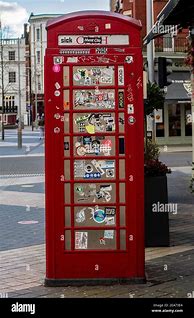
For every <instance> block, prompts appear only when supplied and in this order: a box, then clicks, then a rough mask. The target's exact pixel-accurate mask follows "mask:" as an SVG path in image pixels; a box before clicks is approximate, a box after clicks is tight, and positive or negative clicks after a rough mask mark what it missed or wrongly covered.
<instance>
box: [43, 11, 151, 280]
mask: <svg viewBox="0 0 194 318" xmlns="http://www.w3.org/2000/svg"><path fill="white" fill-rule="evenodd" d="M64 30H65V32H64ZM79 34H80V37H79ZM84 34H85V35H84ZM99 34H100V35H99ZM103 34H105V35H106V34H108V36H107V38H105V37H104V36H103ZM119 34H121V38H119V37H118V35H119ZM67 35H68V36H67ZM110 35H113V37H110ZM115 35H117V36H116V37H115ZM126 35H129V44H126V41H128V40H127V39H128V37H126ZM58 36H60V40H59V41H58ZM63 41H65V43H64V45H63ZM82 41H86V42H87V41H88V43H89V44H86V45H82ZM93 41H97V42H99V43H100V41H105V42H106V44H107V45H103V46H102V45H100V44H98V45H97V46H96V45H95V43H93ZM119 41H121V43H122V44H121V45H119ZM69 42H70V43H73V44H72V45H69V44H68V43H69ZM91 42H92V44H91ZM117 42H118V43H117ZM80 43H81V46H80ZM124 43H125V44H124ZM58 44H59V45H58ZM139 44H140V25H139V24H138V23H137V22H134V21H133V20H130V19H128V18H123V17H121V16H118V15H117V14H107V13H104V14H103V13H102V12H100V13H97V12H93V13H91V14H90V15H89V16H87V14H86V13H82V14H81V15H80V17H79V16H75V15H69V16H65V17H64V19H62V20H61V19H60V20H59V21H56V22H55V23H50V24H49V25H48V48H47V51H46V58H45V105H46V109H45V113H46V119H45V120H46V125H45V128H46V135H45V147H46V153H45V156H46V164H45V170H46V255H47V272H46V278H47V280H49V279H50V280H52V279H54V280H55V279H56V280H57V279H59V280H64V279H72V280H77V279H96V280H97V279H105V278H107V279H112V278H116V279H124V278H125V279H130V278H138V277H139V278H143V277H144V276H145V273H144V220H143V219H144V194H143V189H144V181H143V175H144V172H143V167H144V165H143V163H144V162H143V149H144V147H143V93H142V91H143V87H142V86H143V85H142V81H143V79H142V65H143V62H142V53H141V48H140V45H139ZM64 66H67V67H68V71H67V69H65V72H68V77H69V83H68V85H64V82H63V78H64V74H63V67H64ZM74 67H78V69H79V68H80V69H81V70H82V71H83V67H84V68H86V70H87V72H89V73H90V76H91V71H90V69H93V71H94V70H95V68H96V69H97V70H98V71H99V70H104V69H107V68H109V71H110V68H111V67H112V69H111V72H114V77H113V76H112V75H111V76H112V80H111V81H112V82H111V85H108V84H107V85H106V81H107V83H108V81H109V76H108V77H106V78H105V79H104V78H102V79H101V84H99V83H98V84H94V85H92V84H91V83H92V82H90V83H89V84H87V85H86V84H85V83H82V82H80V83H81V84H80V83H78V82H79V80H80V77H79V76H78V75H79V73H78V75H76V74H77V73H75V74H73V70H74ZM120 73H121V74H120ZM111 74H112V73H111ZM74 75H76V76H77V77H78V80H77V78H76V82H75V80H74V78H75V77H74ZM119 76H121V79H120V80H119ZM90 80H92V76H91V78H90ZM67 82H68V79H67ZM104 82H105V84H104ZM94 83H97V82H95V81H94ZM67 90H69V100H67V101H68V105H69V109H68V108H65V109H64V94H66V95H67ZM95 90H97V92H99V91H100V93H98V94H104V95H102V96H105V95H106V92H111V94H113V95H111V96H114V98H115V104H114V101H112V102H110V101H109V103H110V107H109V108H107V109H101V106H100V108H98V109H95V108H94V109H91V108H88V109H86V108H87V107H86V106H85V104H84V106H85V108H79V107H78V108H76V107H75V106H74V103H75V101H74V98H75V97H74V98H73V94H74V93H75V94H77V92H78V93H79V94H80V92H82V93H81V94H82V95H81V96H82V97H83V96H84V94H86V93H87V94H88V95H87V96H92V98H94V97H95V94H97V93H96V91H95ZM74 91H75V92H74ZM64 92H65V93H64ZM101 92H102V93H101ZM119 92H120V95H119ZM67 96H68V95H67ZM119 96H121V100H120V101H119ZM122 96H123V97H122ZM67 98H68V97H66V99H67ZM87 98H88V97H87ZM99 98H105V97H99ZM122 98H123V101H122ZM84 103H86V102H84ZM95 103H98V102H97V101H96V102H95ZM99 103H100V102H99ZM111 103H112V104H111ZM122 103H124V104H123V106H124V108H120V107H122ZM95 105H97V104H95ZM99 105H100V104H99ZM107 105H109V104H107ZM66 106H67V103H66ZM90 107H91V106H90ZM95 107H96V108H97V106H95ZM111 107H113V108H112V109H111ZM84 114H85V115H86V117H85V118H89V117H88V115H89V114H90V118H93V122H94V123H95V122H97V123H98V124H99V125H100V120H104V122H105V119H104V118H108V117H110V118H112V119H111V121H112V122H113V124H110V125H113V126H111V127H112V128H111V130H110V131H109V129H110V127H109V128H107V125H109V124H107V123H106V122H105V124H103V125H105V126H103V125H102V124H101V126H99V127H101V130H100V131H96V132H92V133H91V132H89V131H87V130H85V131H84V132H79V131H78V132H76V130H75V129H76V122H77V123H78V120H81V119H80V117H81V116H82V117H83V116H85V115H84ZM93 114H95V116H94V117H91V116H93ZM103 114H104V115H103ZM75 116H77V117H75ZM78 116H79V117H78ZM103 116H105V117H103ZM107 116H108V117H107ZM122 116H123V119H124V121H125V123H124V126H123V127H124V130H123V131H122V130H120V126H121V124H120V121H121V122H122ZM76 118H77V119H76ZM95 118H97V119H95ZM100 118H102V119H100ZM84 120H85V119H84ZM106 120H107V119H106ZM114 121H115V123H114ZM80 122H81V121H80ZM84 125H85V124H84ZM122 125H123V123H122ZM66 126H69V131H68V132H66V131H64V127H66ZM89 126H90V129H94V130H95V124H91V123H90V122H89V120H88V124H87V127H89ZM84 127H85V126H84ZM91 127H92V128H91ZM102 127H105V129H106V130H105V131H103V130H102ZM113 127H115V128H114V129H113ZM83 129H85V128H83ZM87 129H89V128H87ZM92 136H93V137H95V138H97V139H95V140H98V141H99V140H101V139H102V138H105V139H106V138H107V139H108V138H112V137H111V136H113V139H112V140H113V141H114V142H115V145H114V146H112V148H111V149H112V150H111V151H113V155H108V156H106V155H104V154H103V153H102V154H100V155H99V154H98V155H96V154H95V153H93V154H92V153H91V154H89V156H88V157H87V156H86V155H83V156H82V155H80V154H79V156H76V155H75V149H76V143H75V140H86V139H82V138H84V137H85V138H86V137H87V138H89V140H90V142H89V145H91V137H92ZM106 136H107V137H106ZM64 137H65V138H67V139H66V140H68V142H66V146H67V150H68V155H66V154H65V153H64ZM120 137H123V139H124V145H125V146H124V153H122V154H120V153H119V149H120V148H119V147H120ZM80 138H81V139H80ZM100 138H101V139H100ZM109 142H110V139H109ZM122 143H123V141H122ZM78 144H80V141H79V142H78ZM78 146H79V145H78ZM114 147H115V148H114ZM113 148H114V149H113ZM84 149H86V148H84ZM84 151H85V150H84ZM87 160H88V161H87ZM92 160H97V163H98V161H99V163H100V164H101V165H102V164H103V165H104V166H105V167H111V166H112V167H114V168H113V169H109V168H103V169H105V170H106V177H105V176H104V172H103V173H102V172H101V173H100V172H98V173H97V172H96V174H95V177H99V178H100V179H98V178H97V179H85V177H80V175H81V174H80V173H81V172H80V168H78V171H77V172H76V169H77V168H75V167H76V165H78V166H79V164H81V165H83V166H84V165H85V164H86V163H87V162H88V164H89V165H90V166H91V163H92V162H93V161H92ZM121 160H122V163H123V162H125V164H124V166H122V168H121V166H120V163H121ZM83 162H84V164H83ZM68 165H69V166H68ZM64 166H65V167H66V168H65V169H66V170H65V172H64ZM67 167H68V168H67ZM85 167H86V166H85ZM93 168H95V165H94V166H93ZM107 169H108V172H107ZM101 170H102V168H101ZM101 170H100V171H101ZM105 170H104V171H105ZM109 170H110V172H109ZM121 170H122V171H121ZM96 171H98V170H96ZM75 172H76V173H78V175H79V177H76V175H75ZM109 173H112V174H113V177H112V179H111V178H110V176H111V175H110V176H109ZM64 174H65V175H64ZM85 175H86V176H87V175H88V176H89V178H93V176H94V174H92V175H91V174H85ZM78 184H79V187H81V188H82V191H83V194H84V190H83V189H84V187H86V188H87V189H91V188H92V187H93V186H94V187H95V189H96V190H95V191H96V192H95V191H93V192H94V193H96V195H97V188H98V187H99V185H101V186H102V187H104V186H107V184H108V185H109V188H111V186H112V188H114V186H113V185H114V184H115V194H114V191H112V192H111V194H112V197H111V195H110V197H111V199H112V201H110V202H109V201H104V202H103V200H102V201H99V202H98V203H96V200H97V199H93V201H91V199H89V200H90V201H91V202H90V201H89V203H87V202H84V201H83V202H81V201H80V203H79V201H76V200H77V199H76V195H77V194H76V192H75V187H76V188H77V189H79V188H78V186H76V185H78ZM124 184H125V188H123V185H124ZM67 185H69V187H70V193H68V192H67V191H65V190H64V189H66V190H67ZM121 186H122V188H121ZM65 187H66V188H65ZM86 188H85V189H86ZM100 189H101V188H100ZM103 189H104V188H103ZM87 191H89V190H87ZM87 191H86V192H87ZM91 193H92V192H91ZM91 193H90V195H91ZM124 194H125V200H124V201H123V200H122V196H123V195H124ZM84 196H86V194H84ZM91 196H92V195H91ZM107 200H110V198H109V199H107ZM96 205H97V206H98V208H97V209H98V210H97V211H101V212H102V211H103V207H104V209H105V208H106V209H105V211H108V210H107V208H111V207H112V208H113V211H116V216H114V217H113V219H114V221H113V223H111V224H112V225H111V224H108V222H107V223H106V224H101V222H100V221H99V222H96V221H95V219H94V214H92V217H91V218H90V219H92V221H90V219H89V217H88V218H87V220H86V221H87V222H88V223H83V225H80V224H79V223H76V222H77V221H76V220H75V213H76V212H74V210H76V208H77V210H76V211H79V210H78V208H79V207H81V208H82V209H83V210H84V211H85V210H86V209H87V208H88V209H90V211H93V212H92V213H94V211H95V206H96ZM124 207H125V210H123V211H125V213H126V221H125V224H120V222H121V218H120V214H121V213H123V212H121V211H122V208H124ZM67 208H69V209H68V210H66V217H67V215H68V213H69V211H70V219H69V220H68V222H69V223H67V224H66V223H65V209H67ZM100 208H101V210H99V209H100ZM115 208H116V210H115ZM67 211H68V213H67ZM106 213H108V212H106ZM106 213H105V214H106ZM84 217H85V215H84ZM105 218H107V215H106V216H105ZM115 219H116V222H115ZM109 220H110V219H109ZM84 221H85V219H84ZM82 222H83V220H82ZM92 222H93V223H92ZM122 222H123V221H122ZM98 223H99V224H98ZM121 230H122V231H123V232H121ZM97 231H99V232H97ZM124 231H125V233H126V237H125V238H121V237H120V235H121V234H123V233H124ZM83 232H84V234H83ZM102 232H103V233H104V238H102V242H101V241H100V243H99V242H98V240H99V235H100V233H102ZM69 233H70V236H68V238H67V237H65V236H66V234H68V235H69ZM75 233H77V234H76V240H75ZM81 233H82V234H81ZM105 233H106V240H105ZM84 236H85V243H84V244H85V245H83V246H84V247H83V246H82V247H81V248H80V242H81V239H80V237H82V240H83V238H84ZM107 236H108V239H107ZM79 240H80V241H79ZM100 240H101V239H100ZM103 240H104V241H103ZM96 242H98V245H97V243H96ZM101 243H102V244H107V246H108V247H107V246H102V245H99V244H101ZM125 244H126V248H125V247H124V246H125Z"/></svg>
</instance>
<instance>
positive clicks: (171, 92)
mask: <svg viewBox="0 0 194 318" xmlns="http://www.w3.org/2000/svg"><path fill="white" fill-rule="evenodd" d="M169 78H170V79H172V84H171V85H169V86H168V88H167V94H166V96H165V99H166V100H174V101H177V102H178V101H180V102H181V101H190V100H191V80H190V72H174V73H172V74H171V75H170V76H169Z"/></svg>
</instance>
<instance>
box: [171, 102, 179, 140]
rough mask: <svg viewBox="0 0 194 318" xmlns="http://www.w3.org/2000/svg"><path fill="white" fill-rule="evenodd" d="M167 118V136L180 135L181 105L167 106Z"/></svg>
mask: <svg viewBox="0 0 194 318" xmlns="http://www.w3.org/2000/svg"><path fill="white" fill-rule="evenodd" d="M168 120H169V136H170V137H176V136H181V106H180V105H179V104H172V105H169V106H168Z"/></svg>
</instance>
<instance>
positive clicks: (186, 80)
mask: <svg viewBox="0 0 194 318" xmlns="http://www.w3.org/2000/svg"><path fill="white" fill-rule="evenodd" d="M171 78H172V81H173V82H172V84H171V85H170V86H168V89H167V94H166V97H165V104H164V109H163V110H157V111H156V113H155V123H156V139H157V143H158V144H159V145H191V143H192V113H191V82H190V73H189V72H174V73H172V75H171Z"/></svg>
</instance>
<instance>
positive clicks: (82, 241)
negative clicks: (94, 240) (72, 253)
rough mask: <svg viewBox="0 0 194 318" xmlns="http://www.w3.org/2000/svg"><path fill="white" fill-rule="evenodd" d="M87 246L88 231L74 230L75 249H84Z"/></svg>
mask: <svg viewBox="0 0 194 318" xmlns="http://www.w3.org/2000/svg"><path fill="white" fill-rule="evenodd" d="M87 248H88V232H75V249H76V250H86V249H87Z"/></svg>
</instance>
